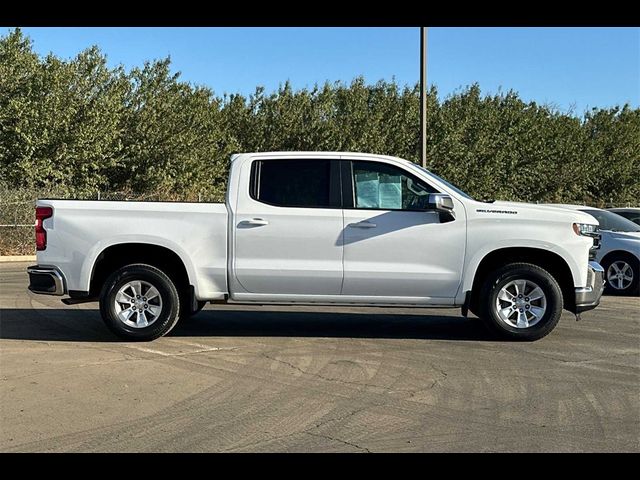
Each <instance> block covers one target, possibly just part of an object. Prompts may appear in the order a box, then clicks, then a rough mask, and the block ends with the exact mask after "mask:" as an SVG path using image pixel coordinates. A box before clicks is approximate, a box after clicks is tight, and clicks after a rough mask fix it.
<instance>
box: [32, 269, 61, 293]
mask: <svg viewBox="0 0 640 480" xmlns="http://www.w3.org/2000/svg"><path fill="white" fill-rule="evenodd" d="M27 273H28V274H29V290H30V291H32V292H33V293H40V294H44V295H58V296H60V295H64V293H65V290H66V288H65V279H64V275H62V272H60V270H58V269H57V268H56V267H49V266H46V265H34V266H32V267H27Z"/></svg>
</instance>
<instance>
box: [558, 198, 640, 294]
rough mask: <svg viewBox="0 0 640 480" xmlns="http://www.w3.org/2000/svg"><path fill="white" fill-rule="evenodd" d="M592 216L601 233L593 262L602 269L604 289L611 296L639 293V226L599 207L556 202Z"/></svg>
mask: <svg viewBox="0 0 640 480" xmlns="http://www.w3.org/2000/svg"><path fill="white" fill-rule="evenodd" d="M555 206H557V207H565V208H569V209H572V210H580V211H582V212H585V213H588V214H589V215H591V216H593V217H595V219H596V220H598V223H599V224H600V233H601V234H602V239H601V247H600V249H599V250H598V251H597V254H596V261H597V262H598V263H599V264H600V265H602V268H603V269H604V272H605V280H606V282H607V284H606V286H605V292H607V293H610V294H613V295H638V294H640V225H636V224H635V223H633V222H632V221H631V220H627V219H626V218H624V217H622V216H620V215H618V214H617V213H613V212H611V211H608V210H602V209H600V208H594V207H587V206H583V205H559V204H556V205H555Z"/></svg>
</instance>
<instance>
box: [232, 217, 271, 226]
mask: <svg viewBox="0 0 640 480" xmlns="http://www.w3.org/2000/svg"><path fill="white" fill-rule="evenodd" d="M240 225H253V226H256V227H259V226H262V225H269V222H268V221H267V220H263V219H262V218H252V219H251V220H243V221H241V222H240V224H239V225H238V226H240Z"/></svg>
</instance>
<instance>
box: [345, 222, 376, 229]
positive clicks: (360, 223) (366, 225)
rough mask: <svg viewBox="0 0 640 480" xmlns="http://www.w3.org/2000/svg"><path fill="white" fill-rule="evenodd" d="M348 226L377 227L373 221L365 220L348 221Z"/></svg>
mask: <svg viewBox="0 0 640 480" xmlns="http://www.w3.org/2000/svg"><path fill="white" fill-rule="evenodd" d="M349 226H350V227H353V228H376V227H377V225H376V224H375V223H372V222H367V221H364V222H357V223H350V224H349Z"/></svg>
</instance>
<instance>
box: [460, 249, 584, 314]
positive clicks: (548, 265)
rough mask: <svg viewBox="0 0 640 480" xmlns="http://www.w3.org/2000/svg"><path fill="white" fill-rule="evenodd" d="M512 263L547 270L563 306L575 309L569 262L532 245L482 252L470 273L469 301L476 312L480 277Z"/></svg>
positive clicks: (480, 283) (481, 278) (482, 277)
mask: <svg viewBox="0 0 640 480" xmlns="http://www.w3.org/2000/svg"><path fill="white" fill-rule="evenodd" d="M514 262H524V263H531V264H533V265H537V266H539V267H541V268H543V269H545V270H546V271H548V272H549V273H550V274H551V276H553V278H554V279H555V280H556V281H557V282H558V285H559V286H560V289H561V291H562V296H563V300H564V305H563V306H564V308H565V309H567V310H570V311H573V310H575V289H574V288H575V287H574V278H573V274H572V272H571V268H570V267H569V264H568V263H567V262H566V260H565V259H564V258H562V256H560V255H559V254H558V253H555V252H552V251H549V250H543V249H541V248H535V247H506V248H499V249H496V250H493V251H491V252H489V253H487V254H486V255H484V257H482V259H481V260H480V262H479V263H478V265H477V268H476V269H475V272H474V273H473V281H472V284H471V294H470V301H469V303H470V308H471V309H472V310H474V311H477V302H478V296H479V294H480V289H481V286H482V282H483V280H484V279H485V278H486V277H487V276H488V275H489V274H490V273H491V272H492V271H494V270H495V269H497V268H500V267H501V266H503V265H507V264H509V263H514Z"/></svg>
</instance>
